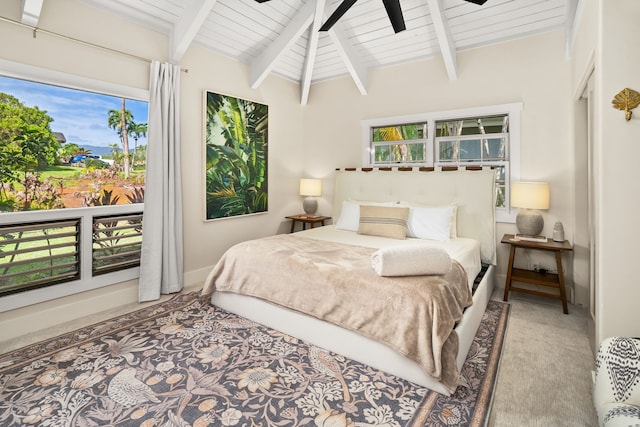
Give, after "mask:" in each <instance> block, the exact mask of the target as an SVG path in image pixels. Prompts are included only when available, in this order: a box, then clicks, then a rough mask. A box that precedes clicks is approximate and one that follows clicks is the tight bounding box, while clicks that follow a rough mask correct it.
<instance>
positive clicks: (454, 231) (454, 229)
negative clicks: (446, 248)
mask: <svg viewBox="0 0 640 427" xmlns="http://www.w3.org/2000/svg"><path fill="white" fill-rule="evenodd" d="M398 205H399V206H406V207H409V208H430V207H432V206H427V205H422V204H419V203H413V202H407V201H404V200H401V201H399V202H398ZM436 207H451V208H453V213H452V215H451V233H450V234H449V238H451V239H455V238H457V237H458V206H456V205H447V206H436ZM407 236H409V235H408V234H407Z"/></svg>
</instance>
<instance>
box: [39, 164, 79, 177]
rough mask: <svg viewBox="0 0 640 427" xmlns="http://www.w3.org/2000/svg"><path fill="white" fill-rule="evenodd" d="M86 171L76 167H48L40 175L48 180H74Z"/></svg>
mask: <svg viewBox="0 0 640 427" xmlns="http://www.w3.org/2000/svg"><path fill="white" fill-rule="evenodd" d="M83 171H84V168H78V167H74V166H47V168H46V169H45V170H43V171H42V174H41V175H40V176H41V177H42V178H43V179H48V178H73V177H74V176H77V175H80V174H81V173H82V172H83Z"/></svg>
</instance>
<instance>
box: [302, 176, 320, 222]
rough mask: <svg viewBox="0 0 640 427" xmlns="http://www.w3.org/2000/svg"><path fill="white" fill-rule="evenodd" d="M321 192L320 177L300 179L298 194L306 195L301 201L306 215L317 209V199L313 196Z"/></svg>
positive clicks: (313, 212)
mask: <svg viewBox="0 0 640 427" xmlns="http://www.w3.org/2000/svg"><path fill="white" fill-rule="evenodd" d="M321 194H322V180H320V179H309V178H302V179H300V195H301V196H306V198H305V199H304V200H303V201H302V208H303V209H304V212H305V213H306V214H307V215H313V214H315V213H316V210H317V209H318V201H317V200H316V199H315V197H318V196H320V195H321Z"/></svg>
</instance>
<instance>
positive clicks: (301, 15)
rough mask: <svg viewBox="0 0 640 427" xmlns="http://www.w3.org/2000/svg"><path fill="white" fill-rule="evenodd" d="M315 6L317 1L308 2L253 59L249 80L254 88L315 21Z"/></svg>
mask: <svg viewBox="0 0 640 427" xmlns="http://www.w3.org/2000/svg"><path fill="white" fill-rule="evenodd" d="M315 6H316V4H315V2H312V1H308V2H306V3H305V4H304V6H302V7H301V8H300V10H299V11H298V13H297V14H296V16H294V17H293V19H292V20H291V22H289V23H288V24H286V25H285V27H284V30H283V31H282V33H281V34H280V35H279V36H278V37H277V38H276V39H275V40H274V41H273V42H272V43H271V44H270V45H269V46H268V47H267V48H266V49H265V50H264V51H263V52H262V53H261V54H260V55H259V56H257V57H256V58H254V59H253V60H252V61H251V65H250V71H249V80H250V84H251V88H252V89H256V88H257V87H258V86H260V85H261V84H262V82H263V81H264V79H266V78H267V76H268V75H269V73H270V72H271V70H273V68H274V67H275V65H276V63H277V62H278V60H279V59H280V58H281V57H282V55H284V54H285V53H287V51H289V49H290V48H291V46H292V45H293V44H294V43H295V42H296V40H298V39H299V38H300V36H301V35H302V34H303V33H304V32H305V31H306V30H307V28H309V26H310V25H311V22H312V21H313V16H314V13H315Z"/></svg>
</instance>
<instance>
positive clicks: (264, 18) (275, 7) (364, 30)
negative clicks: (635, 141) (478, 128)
mask: <svg viewBox="0 0 640 427" xmlns="http://www.w3.org/2000/svg"><path fill="white" fill-rule="evenodd" d="M80 1H82V2H84V3H87V4H89V5H92V6H95V7H99V8H101V9H103V10H106V11H108V12H111V13H115V14H117V15H118V16H121V17H124V18H125V19H129V20H132V21H134V22H136V23H139V24H140V25H144V26H146V27H149V28H152V29H154V30H156V31H159V32H162V33H165V34H167V35H168V36H169V39H170V40H171V42H170V43H171V45H170V46H169V51H170V55H171V61H172V62H174V63H179V62H180V60H181V58H182V56H183V54H184V53H185V51H186V50H187V48H188V47H189V45H190V44H191V43H198V44H200V45H203V46H205V47H207V48H209V49H212V50H213V51H216V52H218V53H221V54H223V55H226V56H229V57H231V58H234V59H237V60H239V61H243V62H245V63H248V64H250V67H251V77H250V79H251V81H250V82H249V84H250V85H251V86H252V87H254V88H256V87H258V86H259V85H260V84H261V83H262V81H263V80H264V79H265V78H266V76H267V75H269V74H270V73H274V74H276V75H279V76H281V77H284V78H287V79H290V80H293V81H297V82H300V84H301V103H303V104H305V103H306V102H307V100H308V96H309V88H310V86H311V84H312V83H314V82H318V81H323V80H327V79H333V78H336V77H340V76H344V75H350V76H351V77H352V78H353V81H354V83H355V84H356V86H357V87H358V89H359V90H360V92H361V93H362V94H366V92H367V72H368V70H370V69H372V68H376V67H383V66H389V65H394V64H400V63H404V62H409V61H415V60H419V59H424V58H432V57H435V56H438V55H440V56H441V57H442V60H443V63H444V67H445V68H446V71H447V74H448V76H449V78H450V79H452V80H454V79H456V78H457V65H456V53H457V52H459V51H461V50H466V49H473V48H477V47H481V46H485V45H490V44H495V43H500V42H503V41H507V40H513V39H516V38H521V37H526V36H530V35H533V34H537V33H542V32H545V31H550V30H554V29H557V28H565V30H566V34H567V37H566V45H567V46H569V45H570V43H571V42H572V37H573V31H574V30H573V23H574V21H575V16H576V11H579V10H580V9H581V2H582V1H584V0H488V1H487V2H486V3H485V4H484V5H483V6H478V5H475V4H473V3H470V2H466V1H464V0H402V1H401V6H402V11H403V14H404V19H405V22H406V26H407V29H406V31H402V32H400V33H397V34H395V33H394V32H393V29H392V27H391V24H390V22H389V19H388V17H387V14H386V12H385V9H384V7H383V5H382V1H381V0H359V1H357V2H356V3H355V5H354V6H353V7H352V8H351V9H349V11H348V12H347V13H346V14H345V15H344V16H343V17H342V19H340V21H338V24H337V25H335V26H334V27H333V28H332V29H331V30H330V31H328V32H318V31H317V29H318V28H319V27H320V25H321V24H322V22H324V20H325V19H326V17H327V16H328V15H329V14H330V13H331V12H332V11H333V10H335V8H336V7H337V6H338V5H339V4H340V3H341V1H342V0H271V1H268V2H265V3H258V2H256V1H255V0H80ZM54 3H55V2H54V1H52V0H48V3H46V2H45V4H44V5H43V0H23V14H22V20H23V23H25V24H28V25H32V26H37V22H38V16H39V14H40V11H41V8H42V7H47V6H49V7H54Z"/></svg>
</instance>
